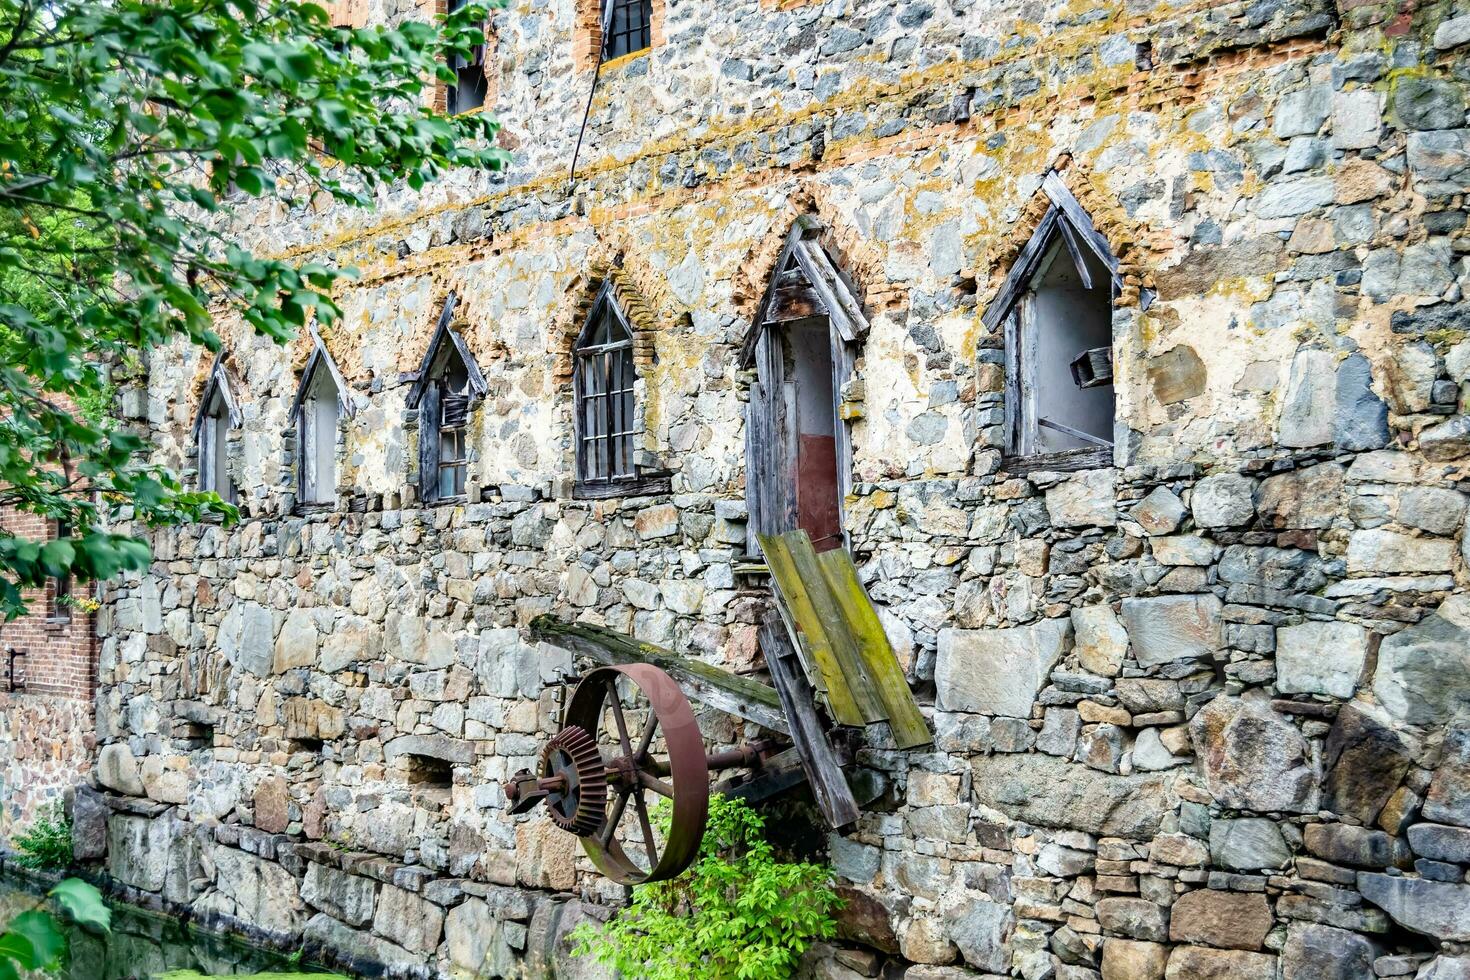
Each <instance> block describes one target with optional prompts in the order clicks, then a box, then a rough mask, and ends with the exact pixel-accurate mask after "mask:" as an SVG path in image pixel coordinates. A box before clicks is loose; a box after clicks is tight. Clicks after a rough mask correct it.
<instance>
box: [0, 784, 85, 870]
mask: <svg viewBox="0 0 1470 980" xmlns="http://www.w3.org/2000/svg"><path fill="white" fill-rule="evenodd" d="M11 843H12V844H14V845H15V850H16V858H15V863H16V864H19V865H22V866H23V867H27V868H41V869H43V870H48V871H50V870H60V869H62V868H68V867H70V866H71V863H72V839H71V821H70V820H68V819H66V811H65V809H64V808H63V807H62V805H61V801H60V800H57V801H56V802H55V803H53V804H51V805H50V806H48V807H46V808H45V809H43V810H42V811H41V812H40V814H39V815H38V816H37V817H36V819H35V820H34V821H32V822H31V825H30V826H29V827H27V828H26V829H25V830H23V831H21V832H20V833H18V834H16V835H15V836H14V838H13V839H12V840H11Z"/></svg>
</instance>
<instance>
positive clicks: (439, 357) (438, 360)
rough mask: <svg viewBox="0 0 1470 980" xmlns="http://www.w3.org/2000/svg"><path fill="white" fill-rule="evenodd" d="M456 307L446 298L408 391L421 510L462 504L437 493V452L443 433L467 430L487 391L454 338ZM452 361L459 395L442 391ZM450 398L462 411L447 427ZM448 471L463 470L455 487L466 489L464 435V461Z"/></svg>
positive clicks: (453, 297) (459, 339)
mask: <svg viewBox="0 0 1470 980" xmlns="http://www.w3.org/2000/svg"><path fill="white" fill-rule="evenodd" d="M458 305H459V297H458V296H457V295H456V294H455V293H450V294H449V296H448V298H447V299H445V301H444V308H443V311H442V312H441V313H440V314H439V323H438V326H436V327H435V329H434V336H433V338H432V339H431V340H430V341H429V347H428V349H427V350H426V351H425V352H424V359H423V361H422V362H420V364H419V370H418V376H417V377H416V378H415V380H414V383H413V387H412V388H410V389H409V392H408V400H407V406H408V408H409V409H410V410H417V411H418V413H419V483H418V490H419V500H420V501H421V502H422V503H424V504H425V505H432V504H439V503H458V502H460V501H463V500H464V499H465V495H464V494H463V493H460V494H454V495H450V496H445V495H444V494H443V493H442V492H441V488H442V484H441V480H442V479H443V477H442V473H443V470H444V467H443V466H442V465H441V462H442V457H441V452H442V449H443V445H444V431H445V429H446V428H448V429H466V428H467V427H468V423H469V416H470V413H471V412H473V411H474V410H475V408H476V407H477V406H478V405H479V403H480V401H481V400H482V399H483V398H484V397H485V395H486V393H487V391H488V390H489V389H488V388H487V387H486V385H485V378H484V375H482V374H481V373H480V368H479V365H478V364H477V363H476V362H475V358H474V355H473V354H471V353H470V349H469V347H468V346H466V344H465V342H464V338H462V337H461V336H460V335H459V331H457V330H455V329H454V328H453V327H452V326H451V324H452V322H453V318H454V311H455V309H456V308H457V307H458ZM451 357H454V358H458V360H459V362H460V364H462V365H463V366H464V370H465V390H464V391H463V392H453V393H446V392H445V390H444V384H443V380H444V373H445V370H446V368H447V366H448V363H449V360H450V358H451ZM446 394H449V395H450V397H455V398H457V397H460V396H461V395H462V396H463V397H464V399H465V401H464V411H463V413H462V414H459V413H456V414H457V416H458V417H457V418H454V419H450V420H448V421H449V422H450V423H452V424H448V425H446V419H445V414H444V408H445V402H446V401H447V400H448V399H447V398H446ZM450 465H451V466H460V467H462V473H463V479H462V480H460V481H458V482H459V483H460V484H462V485H464V487H465V489H466V490H467V489H468V482H469V449H468V437H467V435H466V441H465V448H464V457H463V459H462V460H461V459H455V460H452V461H450Z"/></svg>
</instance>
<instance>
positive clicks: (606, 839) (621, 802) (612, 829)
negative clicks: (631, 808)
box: [598, 787, 633, 847]
mask: <svg viewBox="0 0 1470 980" xmlns="http://www.w3.org/2000/svg"><path fill="white" fill-rule="evenodd" d="M632 792H633V789H632V787H628V788H627V789H620V790H618V798H617V799H616V800H614V801H613V808H612V814H611V815H610V816H609V817H608V818H607V826H605V827H603V828H602V834H601V835H600V836H599V838H598V842H599V843H601V844H602V846H603V847H607V846H608V845H609V844H611V843H612V839H613V835H614V834H616V833H617V832H618V824H619V823H620V822H621V821H622V819H623V811H625V810H626V809H627V808H628V796H629V794H631V793H632Z"/></svg>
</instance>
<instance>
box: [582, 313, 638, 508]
mask: <svg viewBox="0 0 1470 980" xmlns="http://www.w3.org/2000/svg"><path fill="white" fill-rule="evenodd" d="M575 353H576V409H577V482H578V483H579V485H580V486H581V488H582V489H583V490H584V491H594V492H595V491H596V490H598V489H603V490H608V489H616V488H617V486H618V484H619V483H620V482H626V481H629V480H634V479H636V478H637V476H638V471H637V467H636V466H635V464H634V462H633V453H634V442H635V434H636V423H635V416H636V402H635V385H636V382H637V374H636V373H635V371H634V367H633V333H632V331H631V330H630V329H629V327H628V323H627V321H626V320H625V319H624V317H623V312H622V310H621V309H619V307H618V304H617V301H616V300H615V299H614V298H613V296H612V293H611V290H609V289H607V288H606V287H604V288H603V292H602V294H601V295H600V296H599V297H598V299H597V302H596V303H595V304H594V305H593V308H592V316H591V317H590V318H588V320H587V325H586V326H585V327H584V328H583V330H582V336H581V337H580V338H578V340H577V345H576V351H575Z"/></svg>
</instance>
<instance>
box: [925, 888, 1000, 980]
mask: <svg viewBox="0 0 1470 980" xmlns="http://www.w3.org/2000/svg"><path fill="white" fill-rule="evenodd" d="M941 908H942V910H943V913H944V928H945V931H946V933H947V934H948V936H949V939H950V941H951V942H953V943H954V944H955V946H957V947H959V951H960V956H961V957H963V959H964V961H965V962H966V963H967V964H969V965H970V966H972V967H974V968H975V969H977V970H984V971H986V972H989V973H1008V972H1010V969H1011V942H1010V940H1011V934H1012V933H1013V932H1014V930H1015V926H1016V918H1015V914H1014V913H1013V912H1012V911H1011V909H1010V907H1009V906H1008V905H1003V904H1001V903H999V902H994V901H991V900H990V899H988V898H986V897H985V896H983V895H976V894H974V893H972V892H960V893H958V894H957V895H955V896H952V897H951V898H950V899H948V900H946V901H945V902H944V904H943V905H942V906H941Z"/></svg>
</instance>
